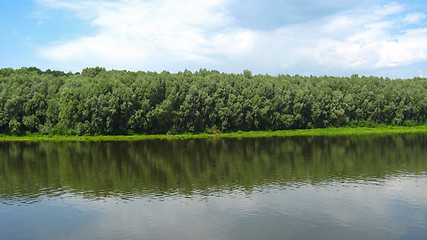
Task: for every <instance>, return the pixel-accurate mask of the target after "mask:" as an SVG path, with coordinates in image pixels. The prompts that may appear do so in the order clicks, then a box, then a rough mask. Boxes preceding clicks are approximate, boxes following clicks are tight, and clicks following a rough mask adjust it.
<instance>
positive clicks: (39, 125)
mask: <svg viewBox="0 0 427 240" xmlns="http://www.w3.org/2000/svg"><path fill="white" fill-rule="evenodd" d="M426 120H427V79H425V78H414V79H389V78H382V77H372V76H370V77H365V76H362V77H359V76H358V75H353V76H351V77H330V76H322V77H317V76H310V77H308V76H299V75H295V76H290V75H278V76H270V75H253V74H252V73H251V71H249V70H245V71H243V73H241V74H228V73H221V72H218V71H215V70H214V71H209V70H206V69H200V70H199V71H196V72H191V71H188V70H185V71H184V72H178V73H169V72H167V71H163V72H161V73H156V72H143V71H139V72H131V71H118V70H110V71H106V70H105V68H101V67H96V68H86V69H83V70H82V72H81V73H71V72H70V73H64V72H62V71H57V70H49V69H48V70H46V71H42V70H40V69H38V68H35V67H30V68H21V69H12V68H2V69H0V134H8V135H22V134H31V133H36V134H69V135H84V134H90V135H97V134H110V135H114V134H153V133H163V134H164V133H168V134H176V133H184V132H208V133H213V132H219V131H223V132H231V131H239V130H242V131H247V130H281V129H304V128H324V127H331V126H334V127H339V126H374V125H377V124H387V125H417V124H425V123H426Z"/></svg>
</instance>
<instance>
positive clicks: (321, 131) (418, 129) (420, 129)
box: [0, 125, 427, 142]
mask: <svg viewBox="0 0 427 240" xmlns="http://www.w3.org/2000/svg"><path fill="white" fill-rule="evenodd" d="M402 133H427V125H424V126H415V127H401V126H399V127H394V126H387V127H377V128H367V127H357V128H350V127H342V128H318V129H298V130H283V131H250V132H242V131H238V132H233V133H218V134H207V133H197V134H189V133H186V134H179V135H129V136H46V135H29V136H7V135H0V141H2V142H6V141H32V142H33V141H137V140H150V139H191V138H250V137H273V136H277V137H286V136H338V135H363V134H402Z"/></svg>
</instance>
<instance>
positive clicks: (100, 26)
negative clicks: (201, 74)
mask: <svg viewBox="0 0 427 240" xmlns="http://www.w3.org/2000/svg"><path fill="white" fill-rule="evenodd" d="M0 34H1V35H0V36H1V38H0V52H1V58H0V68H3V67H12V68H20V67H29V66H36V67H39V68H41V69H48V68H50V69H57V70H63V71H66V72H68V71H72V72H76V71H80V70H81V69H83V68H85V67H94V66H102V67H105V68H107V69H126V70H145V71H162V70H168V71H171V72H177V71H181V70H184V69H189V70H198V69H199V68H207V69H216V70H219V71H224V72H235V73H240V72H242V71H243V70H244V69H250V70H252V72H254V73H261V74H264V73H268V74H271V75H277V74H279V73H283V74H292V75H293V74H300V75H317V76H319V75H334V76H349V75H351V74H353V73H357V74H359V75H376V76H384V77H391V78H411V77H414V76H425V75H427V2H426V1H421V0H411V1H380V0H342V1H330V0H298V1H295V0H281V1H279V0H263V1H255V0H185V1H184V0H5V1H2V5H1V8H0Z"/></svg>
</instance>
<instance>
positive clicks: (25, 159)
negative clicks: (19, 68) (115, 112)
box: [0, 134, 427, 239]
mask: <svg viewBox="0 0 427 240" xmlns="http://www.w3.org/2000/svg"><path fill="white" fill-rule="evenodd" d="M426 146H427V135H426V134H403V135H390V136H384V135H369V136H366V135H365V136H349V137H343V136H339V137H319V136H317V137H272V138H249V139H215V138H212V139H188V140H149V141H135V142H38V143H29V142H3V143H0V215H1V216H2V217H1V218H0V228H1V231H0V239H78V238H79V239H96V238H98V239H426V238H427V228H426V227H425V226H427V204H426V203H427V191H426V189H427V188H426V186H427V157H426V156H427V148H426Z"/></svg>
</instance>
